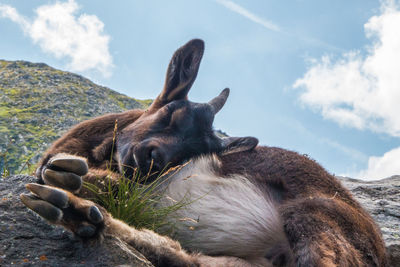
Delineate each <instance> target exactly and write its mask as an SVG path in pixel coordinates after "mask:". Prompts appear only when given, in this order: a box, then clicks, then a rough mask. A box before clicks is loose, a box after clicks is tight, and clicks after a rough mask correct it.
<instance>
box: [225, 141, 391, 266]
mask: <svg viewBox="0 0 400 267" xmlns="http://www.w3.org/2000/svg"><path fill="white" fill-rule="evenodd" d="M221 161H222V167H221V169H220V170H219V173H220V175H223V176H231V175H232V174H236V173H241V174H244V175H245V176H246V177H248V179H250V180H252V182H253V183H255V184H256V185H258V186H260V187H262V188H264V190H266V191H269V192H272V195H273V196H274V197H275V200H276V201H277V202H278V203H279V206H278V208H279V211H280V214H281V216H282V220H283V224H284V230H285V233H286V236H287V238H288V241H289V244H290V248H291V249H292V251H293V253H294V257H295V262H296V265H297V266H329V265H332V264H334V266H386V256H385V245H384V242H383V240H382V236H381V233H380V231H379V228H378V227H377V225H376V224H375V222H374V221H373V219H372V218H371V216H369V215H368V213H367V212H366V211H365V210H364V209H363V208H362V207H361V206H360V204H359V203H358V202H356V201H355V200H354V198H353V197H352V196H351V194H350V192H349V191H348V190H347V189H345V188H344V187H343V186H342V185H341V184H340V182H339V181H338V180H337V179H336V178H335V177H333V176H332V175H330V174H329V173H328V172H327V171H325V170H324V169H323V168H322V167H321V166H320V165H319V164H317V163H316V162H315V161H313V160H311V159H309V158H308V157H307V156H302V155H299V154H298V153H295V152H292V151H288V150H284V149H281V148H275V147H257V148H256V149H255V150H253V151H246V152H241V153H234V154H229V155H226V156H223V157H221Z"/></svg>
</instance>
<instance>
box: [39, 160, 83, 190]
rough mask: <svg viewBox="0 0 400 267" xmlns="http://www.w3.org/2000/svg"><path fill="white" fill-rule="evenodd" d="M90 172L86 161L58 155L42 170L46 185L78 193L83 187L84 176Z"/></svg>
mask: <svg viewBox="0 0 400 267" xmlns="http://www.w3.org/2000/svg"><path fill="white" fill-rule="evenodd" d="M87 172H88V165H87V163H86V160H85V159H83V158H81V157H77V156H74V155H68V154H58V155H56V156H54V157H53V158H51V159H50V160H49V162H48V163H47V165H46V166H45V168H43V170H42V178H43V181H44V183H45V184H47V185H52V186H56V187H60V188H62V189H65V190H68V191H70V192H73V193H78V192H79V190H80V189H81V187H82V177H81V176H82V175H85V174H86V173H87Z"/></svg>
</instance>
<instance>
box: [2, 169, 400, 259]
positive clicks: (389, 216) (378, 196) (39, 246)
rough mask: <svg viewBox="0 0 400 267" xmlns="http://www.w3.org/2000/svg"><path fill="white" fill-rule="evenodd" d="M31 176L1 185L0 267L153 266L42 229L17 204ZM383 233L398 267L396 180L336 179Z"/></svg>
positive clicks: (118, 245) (123, 251) (111, 244)
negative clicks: (352, 194) (360, 204)
mask: <svg viewBox="0 0 400 267" xmlns="http://www.w3.org/2000/svg"><path fill="white" fill-rule="evenodd" d="M34 179H35V178H33V177H31V176H24V175H16V176H9V177H6V178H2V179H0V266H139V267H140V266H151V264H150V263H149V262H148V261H147V260H146V259H145V258H144V257H143V256H142V255H141V254H140V253H138V252H137V251H135V250H134V249H133V248H132V247H130V246H129V245H127V244H126V243H124V242H122V241H121V240H118V239H115V238H107V239H106V240H105V242H104V243H103V244H101V245H99V244H97V245H91V244H83V243H82V242H81V241H80V240H79V239H76V238H74V237H73V236H72V235H71V234H70V233H68V232H66V231H64V230H63V229H62V228H60V227H54V226H51V225H48V224H47V223H45V222H44V221H43V220H42V219H40V218H39V217H38V216H36V215H35V214H33V212H31V211H29V210H28V209H27V208H25V206H24V205H23V204H22V203H21V201H20V200H19V194H20V193H22V192H25V191H26V190H25V188H24V184H26V183H28V182H32V181H34ZM340 179H341V180H342V181H343V183H344V185H345V186H346V187H347V188H349V189H350V190H351V191H352V192H353V193H354V195H355V196H356V198H357V199H358V200H359V201H360V202H361V203H362V205H363V206H364V207H365V208H366V209H367V210H368V211H369V212H370V213H371V214H372V216H373V217H374V218H375V220H376V221H377V223H378V224H379V226H380V227H381V229H382V233H383V236H384V238H385V241H386V244H387V248H388V252H389V257H390V261H391V266H400V237H399V229H400V176H394V177H391V178H388V179H383V180H380V181H375V182H365V181H359V180H355V179H350V178H343V177H341V178H340Z"/></svg>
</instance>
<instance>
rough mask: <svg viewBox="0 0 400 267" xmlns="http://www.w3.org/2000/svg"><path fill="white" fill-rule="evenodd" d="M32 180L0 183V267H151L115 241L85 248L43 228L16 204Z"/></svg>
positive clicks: (63, 233)
mask: <svg viewBox="0 0 400 267" xmlns="http://www.w3.org/2000/svg"><path fill="white" fill-rule="evenodd" d="M33 181H35V178H34V177H32V176H24V175H15V176H9V177H6V178H2V179H0V266H11V265H13V266H96V267H97V266H138V267H142V266H143V267H145V266H146V267H150V266H152V265H151V264H150V263H149V262H148V261H147V260H146V259H145V258H144V257H143V256H142V255H141V254H140V253H139V252H137V251H136V250H135V249H134V248H132V247H130V246H129V245H128V244H126V243H124V242H123V241H121V240H119V239H117V238H111V237H107V238H105V240H104V242H103V243H101V244H86V243H83V242H82V241H81V240H80V239H78V238H75V237H74V236H73V235H72V234H71V233H69V232H67V231H65V230H64V229H63V228H61V227H56V226H52V225H49V224H47V223H46V222H45V221H44V220H43V219H41V218H40V217H39V216H37V215H36V214H34V213H33V212H31V211H30V210H28V209H27V208H26V207H25V206H24V205H23V204H22V203H21V201H20V200H19V195H20V194H21V193H23V192H26V190H25V186H24V185H25V184H26V183H30V182H33Z"/></svg>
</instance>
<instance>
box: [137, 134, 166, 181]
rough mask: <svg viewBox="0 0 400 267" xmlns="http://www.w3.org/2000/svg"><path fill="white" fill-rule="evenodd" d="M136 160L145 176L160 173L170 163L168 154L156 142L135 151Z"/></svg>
mask: <svg viewBox="0 0 400 267" xmlns="http://www.w3.org/2000/svg"><path fill="white" fill-rule="evenodd" d="M133 153H134V155H133V157H134V159H135V160H136V163H137V166H138V167H139V170H140V171H141V173H142V174H143V175H146V174H148V173H154V172H160V171H162V170H163V169H164V167H165V165H166V164H167V163H168V159H167V154H166V152H165V151H164V149H162V148H161V147H160V146H159V145H157V144H155V143H154V142H145V143H143V144H141V145H139V146H138V147H137V148H136V149H135V150H134V151H133Z"/></svg>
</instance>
